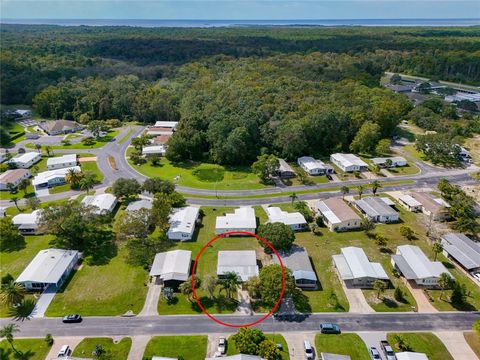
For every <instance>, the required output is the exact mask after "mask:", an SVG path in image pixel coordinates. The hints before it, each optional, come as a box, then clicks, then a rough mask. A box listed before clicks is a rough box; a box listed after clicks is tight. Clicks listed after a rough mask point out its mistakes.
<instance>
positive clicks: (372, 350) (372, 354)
mask: <svg viewBox="0 0 480 360" xmlns="http://www.w3.org/2000/svg"><path fill="white" fill-rule="evenodd" d="M369 352H370V357H371V358H372V359H373V360H376V359H382V358H381V357H380V353H379V352H378V350H377V348H376V347H375V346H372V347H371V348H370V349H369Z"/></svg>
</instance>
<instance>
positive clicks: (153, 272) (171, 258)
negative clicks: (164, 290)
mask: <svg viewBox="0 0 480 360" xmlns="http://www.w3.org/2000/svg"><path fill="white" fill-rule="evenodd" d="M191 263H192V252H191V251H190V250H172V251H167V252H162V253H158V254H157V255H155V259H154V260H153V264H152V268H151V269H150V276H151V277H153V278H155V282H156V283H159V284H163V285H164V286H166V287H171V288H174V289H177V288H178V286H179V285H180V284H181V283H183V282H185V281H187V279H188V277H189V276H190V266H191Z"/></svg>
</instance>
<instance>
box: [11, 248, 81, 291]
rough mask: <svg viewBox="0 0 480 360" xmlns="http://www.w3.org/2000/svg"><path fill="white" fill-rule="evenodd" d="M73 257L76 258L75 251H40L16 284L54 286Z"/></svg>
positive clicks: (76, 253) (76, 252)
mask: <svg viewBox="0 0 480 360" xmlns="http://www.w3.org/2000/svg"><path fill="white" fill-rule="evenodd" d="M75 257H78V251H76V250H63V249H47V250H41V251H40V252H39V253H38V254H37V255H36V256H35V257H34V258H33V260H32V261H31V262H30V264H28V266H27V267H26V268H25V270H23V272H22V273H21V274H20V276H19V277H18V278H17V280H16V282H18V283H21V282H29V281H31V282H38V283H47V284H56V283H57V282H58V281H59V280H60V279H61V277H62V276H63V274H64V273H65V271H66V270H67V268H68V267H69V265H70V264H71V263H72V261H73V259H74V258H75Z"/></svg>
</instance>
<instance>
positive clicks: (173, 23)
mask: <svg viewBox="0 0 480 360" xmlns="http://www.w3.org/2000/svg"><path fill="white" fill-rule="evenodd" d="M0 23H2V24H30V25H60V26H81V25H86V26H135V27H146V28H157V27H183V28H187V27H195V28H208V27H244V26H292V27H301V26H305V27H309V26H480V18H472V19H344V20H145V19H104V20H101V19H100V20H98V19H1V20H0Z"/></svg>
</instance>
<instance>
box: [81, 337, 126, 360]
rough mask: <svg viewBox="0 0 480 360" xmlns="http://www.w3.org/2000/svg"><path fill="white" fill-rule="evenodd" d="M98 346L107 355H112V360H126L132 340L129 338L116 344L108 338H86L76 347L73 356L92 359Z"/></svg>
mask: <svg viewBox="0 0 480 360" xmlns="http://www.w3.org/2000/svg"><path fill="white" fill-rule="evenodd" d="M97 345H101V346H102V347H103V349H104V350H105V351H106V352H107V354H109V355H111V357H110V358H111V359H118V360H126V359H127V357H128V352H129V351H130V347H131V346H132V339H131V338H129V337H126V338H123V339H122V340H121V341H119V342H118V343H114V342H113V339H111V338H108V337H103V338H88V337H87V338H84V339H83V340H82V341H81V342H80V344H78V345H77V347H75V350H74V352H73V354H72V356H78V357H82V358H90V357H92V352H93V351H94V350H95V347H96V346H97Z"/></svg>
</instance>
